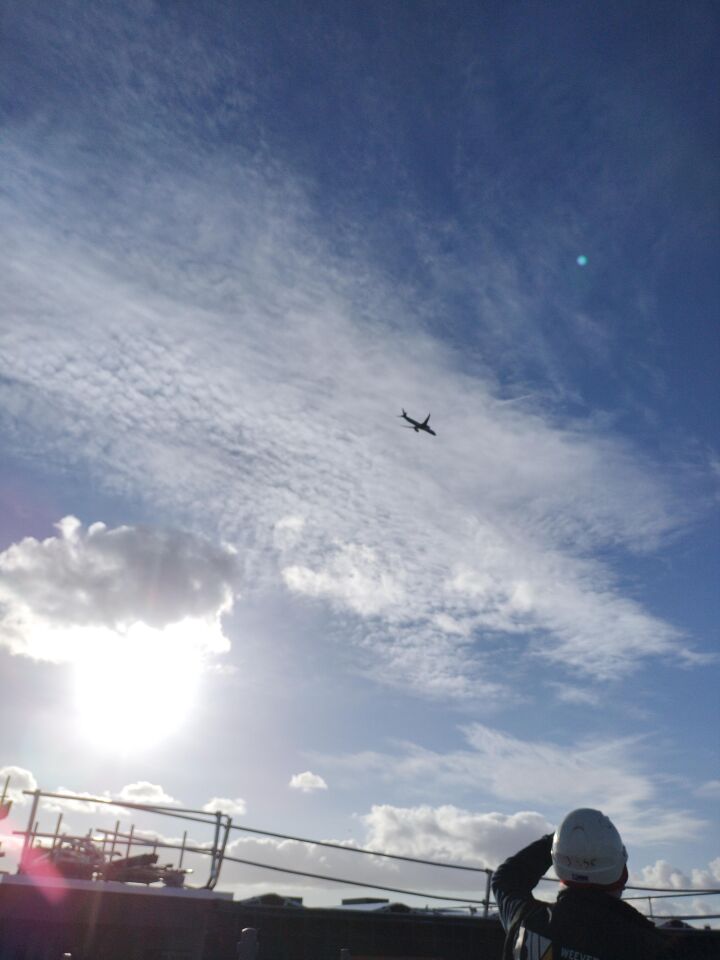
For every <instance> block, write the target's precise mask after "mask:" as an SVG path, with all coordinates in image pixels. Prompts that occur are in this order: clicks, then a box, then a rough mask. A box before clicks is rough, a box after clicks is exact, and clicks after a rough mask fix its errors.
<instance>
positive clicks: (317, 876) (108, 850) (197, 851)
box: [0, 778, 720, 920]
mask: <svg viewBox="0 0 720 960" xmlns="http://www.w3.org/2000/svg"><path fill="white" fill-rule="evenodd" d="M8 787H9V778H8V779H7V780H6V783H5V787H4V789H3V793H2V796H0V810H2V809H3V806H5V807H7V806H8V805H7V803H6V801H5V798H6V796H7V795H8ZM23 794H25V795H26V796H29V797H32V803H31V809H30V813H29V818H28V826H27V829H26V830H16V831H13V833H14V834H16V835H19V836H22V837H23V846H22V852H21V856H20V869H21V870H22V869H23V864H26V865H27V863H28V861H29V859H31V853H30V852H31V851H33V850H38V849H40V850H41V851H42V852H44V853H49V854H50V855H52V853H53V851H55V852H57V851H58V850H59V849H60V848H61V847H62V846H63V844H64V845H65V846H67V845H68V844H72V843H81V842H85V843H87V842H89V843H90V844H93V845H94V846H95V847H97V849H98V851H99V853H100V854H101V856H102V859H103V861H104V862H105V863H106V864H112V863H113V862H114V861H113V858H114V857H119V856H120V855H121V852H122V851H124V855H125V858H126V859H128V858H130V857H131V855H132V850H133V849H134V848H142V849H148V848H150V849H151V850H152V852H153V854H156V853H157V851H158V850H167V851H174V852H175V853H176V854H177V855H178V862H177V865H176V866H173V867H172V868H171V869H172V870H174V871H175V872H176V873H177V872H178V871H179V872H180V873H184V872H185V868H184V867H183V863H184V858H185V856H186V855H187V854H194V855H199V856H203V857H205V856H207V857H209V858H210V866H209V871H208V878H207V881H206V882H205V884H204V885H203V888H204V889H207V890H213V889H214V888H215V887H216V885H217V882H218V880H219V877H220V872H221V869H222V866H223V863H225V862H226V861H227V862H229V863H237V864H241V865H244V866H249V867H252V868H256V869H262V870H266V871H272V872H275V873H282V874H285V875H288V876H299V877H305V878H307V879H310V880H321V881H323V882H327V883H337V884H342V885H349V886H354V887H360V888H364V889H369V890H379V891H383V892H386V893H395V894H400V895H403V896H410V897H420V898H424V899H426V900H431V901H436V902H438V901H440V902H446V903H456V904H464V905H467V907H468V910H469V911H470V913H473V914H475V913H477V912H478V907H482V915H483V916H484V917H487V916H488V915H489V912H490V908H491V907H492V906H494V901H493V899H492V895H491V886H490V883H491V878H492V873H493V871H492V870H491V869H490V868H488V867H476V866H469V865H467V864H455V863H448V862H447V861H437V860H428V859H422V858H419V857H410V856H405V855H402V854H394V853H386V852H384V851H379V850H370V849H366V848H362V847H354V846H353V847H351V846H345V845H344V844H340V843H334V842H331V841H323V840H313V839H310V838H307V837H300V836H295V835H292V834H286V833H278V832H275V831H269V830H263V829H260V828H256V827H249V826H245V825H241V824H236V823H233V821H232V818H231V817H230V816H229V814H226V813H223V812H222V811H212V812H211V811H207V810H197V809H192V808H185V807H178V806H166V805H160V804H152V803H135V802H131V801H128V800H116V799H110V798H107V797H92V796H82V795H80V794H74V793H59V792H54V791H46V790H40V789H36V790H23ZM42 800H49V801H59V802H60V803H62V802H65V803H70V802H72V803H85V804H88V805H101V806H107V807H112V808H118V809H121V810H129V811H133V810H136V811H141V812H144V813H148V814H152V815H158V816H162V817H168V818H172V819H179V820H183V821H186V822H187V823H196V824H202V825H204V826H207V827H210V828H211V830H212V837H211V839H210V840H209V841H208V842H207V843H198V842H190V843H188V831H187V830H185V831H184V833H183V837H182V840H181V841H180V842H174V841H169V840H166V839H162V838H161V837H158V836H154V837H149V836H147V835H143V833H138V832H136V830H135V827H134V825H131V826H130V828H129V830H127V831H122V830H121V829H120V820H118V821H117V822H116V824H115V828H114V829H113V830H108V829H93V830H91V831H89V833H88V834H86V835H85V836H82V837H81V836H78V835H71V834H66V833H62V832H61V826H62V820H63V814H62V812H61V813H60V814H59V815H58V819H57V823H56V825H55V828H54V830H53V831H52V832H49V831H41V830H40V829H39V821H38V819H37V816H38V810H39V807H40V804H41V801H42ZM232 831H241V832H243V833H250V834H255V835H258V836H267V837H272V838H275V839H282V840H291V841H294V842H297V843H301V844H308V845H312V846H317V847H327V848H331V849H334V850H339V851H342V852H344V853H350V854H355V855H365V856H372V857H375V858H382V859H387V860H395V861H402V862H407V863H414V864H421V865H424V866H429V867H435V868H442V869H445V870H448V869H450V870H456V871H466V872H472V873H477V874H484V879H485V895H484V897H482V898H480V899H474V898H469V897H458V896H449V895H445V894H438V893H430V892H426V891H418V890H410V889H406V888H404V887H393V886H387V885H384V884H379V883H370V882H367V881H363V880H357V879H352V878H347V877H338V876H331V875H327V874H322V873H314V872H310V871H305V870H296V869H292V868H290V867H283V866H278V865H275V864H269V863H261V862H258V861H254V860H249V859H245V858H241V857H236V856H233V855H232V854H230V853H228V852H227V846H228V841H229V838H230V834H231V832H232ZM38 841H50V845H49V846H44V847H43V846H40V847H37V846H35V845H36V844H37V842H38ZM168 866H169V867H170V865H168ZM188 872H189V871H188ZM95 876H96V879H99V880H101V879H107V878H108V872H107V871H103V870H102V869H99V870H98V871H97V872H96V875H95ZM158 879H162V877H158ZM542 879H543V881H544V882H549V883H558V882H559V881H558V880H557V879H556V878H553V877H543V878H542ZM172 885H181V884H179V883H178V884H175V883H173V884H172ZM626 890H628V891H637V892H638V895H637V896H631V897H626V899H628V900H631V899H632V900H640V901H647V903H648V911H649V916H650V917H652V918H653V919H656V920H664V919H674V918H676V919H692V920H709V919H716V918H717V917H716V915H697V914H692V915H683V916H682V917H680V916H678V915H670V914H663V915H660V916H659V915H657V914H655V913H654V912H653V910H654V901H656V900H662V899H674V898H678V897H687V896H692V897H700V896H717V895H718V894H720V889H717V888H673V887H649V886H637V885H628V886H627V887H626ZM437 909H440V908H437Z"/></svg>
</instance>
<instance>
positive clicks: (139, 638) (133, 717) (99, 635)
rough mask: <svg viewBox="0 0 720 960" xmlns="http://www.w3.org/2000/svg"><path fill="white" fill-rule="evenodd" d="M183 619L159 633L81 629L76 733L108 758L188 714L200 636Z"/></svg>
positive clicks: (136, 628)
mask: <svg viewBox="0 0 720 960" xmlns="http://www.w3.org/2000/svg"><path fill="white" fill-rule="evenodd" d="M203 630H207V624H205V623H203V622H199V621H196V620H183V621H181V622H180V623H175V624H171V625H170V626H167V627H165V628H164V629H161V630H158V629H155V628H153V627H149V626H147V625H146V624H144V623H135V624H133V625H132V626H131V627H130V628H129V629H128V630H127V631H126V632H124V633H123V634H119V633H114V632H110V631H109V630H100V631H98V630H93V631H90V630H88V631H87V636H86V637H84V638H83V642H82V643H81V644H79V645H78V646H79V647H80V649H79V650H78V653H77V656H76V658H75V663H74V692H75V705H76V708H77V712H78V719H79V722H80V726H81V730H82V733H83V734H84V735H85V736H86V737H88V738H89V739H91V740H92V741H93V742H95V743H97V744H98V745H99V746H102V747H104V748H106V749H108V750H111V751H112V752H114V753H125V752H129V751H132V752H135V751H137V750H139V749H142V748H145V747H151V746H154V745H155V744H157V743H158V742H159V741H161V740H164V739H165V738H166V737H168V736H169V735H170V734H172V733H173V732H174V731H175V730H177V729H178V727H180V726H181V725H182V723H183V722H184V721H185V720H186V719H187V717H188V715H189V714H190V712H191V710H192V707H193V704H194V702H195V699H196V695H197V692H198V686H199V680H200V674H201V672H202V667H203V655H202V650H203V644H202V641H201V636H202V634H201V633H200V631H203Z"/></svg>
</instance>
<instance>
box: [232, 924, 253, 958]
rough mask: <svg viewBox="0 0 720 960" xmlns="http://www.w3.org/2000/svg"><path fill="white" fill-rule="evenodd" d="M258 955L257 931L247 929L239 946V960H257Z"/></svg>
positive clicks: (241, 936)
mask: <svg viewBox="0 0 720 960" xmlns="http://www.w3.org/2000/svg"><path fill="white" fill-rule="evenodd" d="M257 955H258V939H257V930H256V929H255V927H245V929H244V930H243V932H242V933H241V934H240V940H239V941H238V945H237V960H255V958H256V957H257Z"/></svg>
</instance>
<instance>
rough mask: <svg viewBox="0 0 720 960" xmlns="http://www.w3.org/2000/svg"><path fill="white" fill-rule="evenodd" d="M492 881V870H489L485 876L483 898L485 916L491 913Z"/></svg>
mask: <svg viewBox="0 0 720 960" xmlns="http://www.w3.org/2000/svg"><path fill="white" fill-rule="evenodd" d="M491 883H492V871H491V870H488V871H487V876H486V878H485V899H484V900H483V916H484V917H485V918H487V916H488V914H489V913H490V884H491Z"/></svg>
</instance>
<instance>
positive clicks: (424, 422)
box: [422, 414, 430, 427]
mask: <svg viewBox="0 0 720 960" xmlns="http://www.w3.org/2000/svg"><path fill="white" fill-rule="evenodd" d="M429 419H430V414H428V415H427V416H426V417H425V419H424V420H423V422H422V425H423V426H424V427H426V426H427V425H428V420H429Z"/></svg>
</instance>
